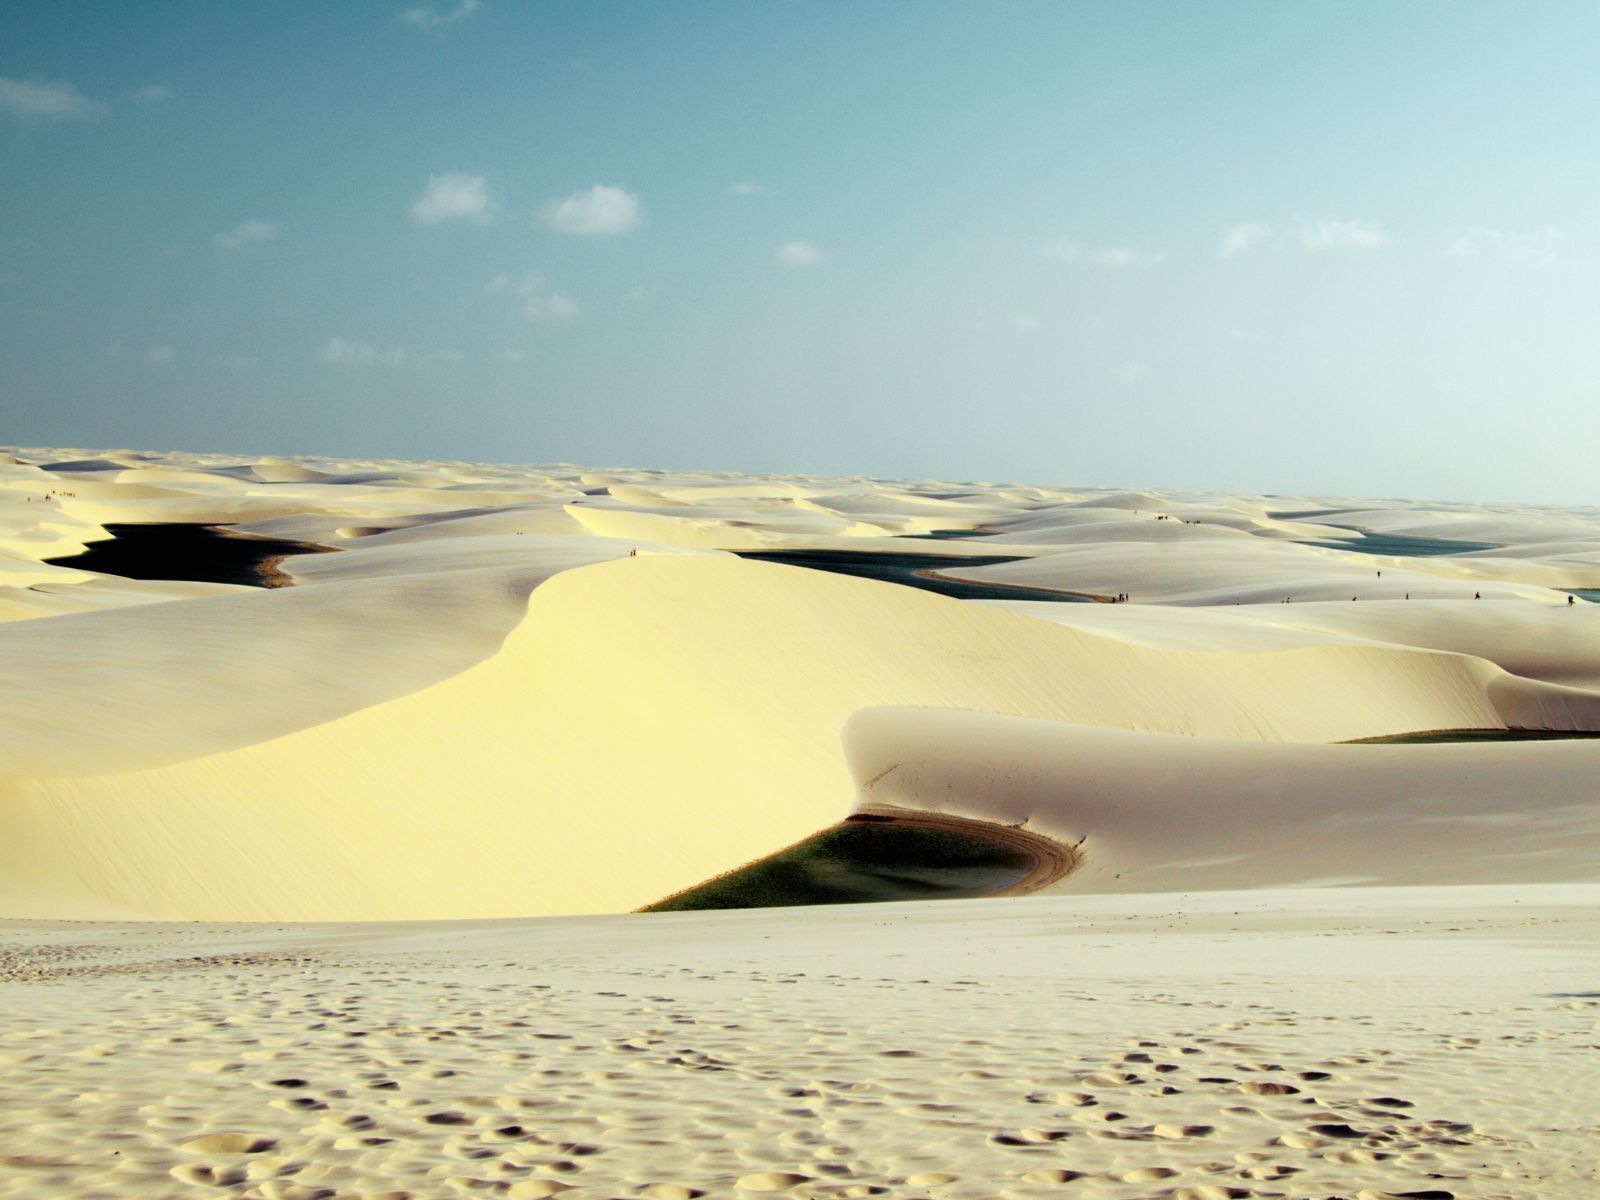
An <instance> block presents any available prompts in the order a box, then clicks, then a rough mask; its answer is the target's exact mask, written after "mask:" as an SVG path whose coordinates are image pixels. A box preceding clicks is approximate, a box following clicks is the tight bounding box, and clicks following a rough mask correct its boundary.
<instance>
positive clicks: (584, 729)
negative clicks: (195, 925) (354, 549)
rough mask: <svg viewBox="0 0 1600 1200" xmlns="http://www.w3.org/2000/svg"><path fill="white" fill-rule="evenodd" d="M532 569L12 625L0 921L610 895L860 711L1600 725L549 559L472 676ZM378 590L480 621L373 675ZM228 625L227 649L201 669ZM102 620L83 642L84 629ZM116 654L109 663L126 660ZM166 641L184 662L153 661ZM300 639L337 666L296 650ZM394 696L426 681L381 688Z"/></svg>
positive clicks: (892, 605) (1531, 689) (1382, 724)
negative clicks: (14, 669) (401, 673)
mask: <svg viewBox="0 0 1600 1200" xmlns="http://www.w3.org/2000/svg"><path fill="white" fill-rule="evenodd" d="M528 586H531V585H530V584H529V582H528V580H527V579H526V578H518V577H516V576H515V575H514V574H512V573H508V572H506V571H504V570H501V571H460V572H446V573H441V574H438V575H436V576H432V577H429V578H426V579H416V578H413V577H403V578H402V579H400V580H388V579H370V580H368V579H363V580H356V581H352V582H348V583H341V584H325V585H321V586H318V587H314V588H304V589H290V590H287V591H282V592H261V593H255V594H252V595H250V596H241V597H234V596H223V597H216V598H212V599H207V600H196V601H182V602H179V603H180V604H182V605H183V606H185V607H186V608H187V609H188V610H189V611H190V612H191V613H193V614H195V617H196V618H199V617H201V616H204V617H205V618H206V619H207V620H209V621H210V622H211V625H210V629H211V630H212V632H211V633H210V634H209V635H206V634H204V628H205V626H204V624H203V623H202V622H199V621H198V620H197V619H175V618H177V617H178V614H177V613H176V612H175V611H173V610H174V609H175V608H176V605H161V606H142V607H139V608H133V609H124V610H119V611H117V612H113V613H102V614H90V615H85V616H81V617H62V618H57V619H55V620H53V621H48V622H34V623H30V624H31V625H32V626H33V631H34V632H36V633H41V634H46V635H48V636H47V637H45V638H44V639H42V640H43V642H45V643H48V644H47V645H44V646H43V648H39V647H40V646H41V639H40V638H39V637H37V636H36V637H35V638H34V639H33V641H32V642H31V643H27V644H28V645H32V646H34V647H35V649H34V650H33V651H32V653H33V655H34V659H33V661H32V662H31V663H30V665H29V669H28V670H27V671H26V673H25V675H24V677H25V678H27V679H29V680H31V681H34V683H33V685H32V686H31V687H29V688H27V689H26V690H25V691H24V692H22V693H20V694H15V695H13V696H10V697H6V702H7V707H8V709H9V710H11V711H18V709H19V708H20V710H21V711H22V712H23V713H24V715H25V719H21V718H18V719H14V720H13V721H12V722H11V723H10V726H9V728H8V729H7V730H6V731H5V732H6V734H7V735H8V737H9V741H5V740H0V762H5V763H6V764H7V770H8V772H9V773H10V777H9V778H8V779H6V780H5V781H4V783H3V784H0V912H7V913H13V914H29V915H57V916H65V915H85V914H90V913H102V914H104V913H112V912H138V913H146V914H155V915H164V916H183V917H208V918H226V919H312V918H328V919H343V918H400V917H423V916H427V917H446V916H457V917H467V916H496V915H514V914H529V913H560V912H583V911H600V910H614V909H623V908H630V907H633V906H636V905H638V904H641V903H644V902H647V901H649V900H652V899H656V898H658V897H660V896H662V895H665V894H667V893H669V892H671V891H674V890H676V889H678V888H681V887H683V886H686V885H689V884H692V883H694V882H697V881H699V880H701V879H703V878H706V877H708V876H710V875H713V874H716V873H718V872H720V871H722V870H725V869H727V868H728V867H730V866H733V865H736V864H738V863H741V862H743V861H746V860H748V859H750V858H753V857H756V856H758V855H760V854H763V853H765V852H767V851H770V850H772V849H774V848H775V847H777V846H780V845H782V844H785V843H786V842H789V841H792V840H794V839H796V838H799V837H802V836H804V835H805V834H807V833H810V832H812V831H813V830H815V829H817V828H819V827H821V826H823V825H826V824H828V823H830V822H831V821H833V820H835V819H837V817H838V816H840V815H841V814H842V813H844V812H845V811H847V809H848V806H849V804H850V802H851V798H852V796H853V795H854V793H855V790H856V784H855V781H854V779H853V778H852V776H851V774H850V771H849V769H848V767H847V765H846V763H845V760H844V756H843V750H842V747H841V741H840V737H841V731H842V730H843V728H844V726H845V724H846V722H847V721H848V720H849V719H850V717H851V716H852V714H854V713H855V712H857V711H858V710H860V709H863V708H868V707H874V706H892V705H918V706H935V707H940V708H956V709H969V710H984V711H991V712H995V713H1001V714H1009V715H1014V716H1027V717H1036V718H1047V719H1049V720H1051V721H1054V722H1073V723H1078V724H1096V725H1102V726H1114V727H1119V728H1123V729H1129V730H1144V731H1161V732H1167V733H1174V734H1189V735H1201V736H1205V737H1211V738H1223V739H1240V740H1243V741H1247V742H1259V741H1261V740H1264V739H1265V740H1312V741H1326V740H1332V739H1339V738H1350V737H1358V736H1363V735H1369V734H1377V733H1384V732H1391V731H1396V730H1405V729H1420V728H1439V727H1461V726H1493V725H1500V724H1504V723H1523V724H1535V723H1537V724H1546V725H1551V726H1558V727H1600V697H1597V696H1595V695H1593V694H1590V693H1586V692H1581V691H1577V690H1574V689H1564V688H1560V687H1557V686H1554V685H1549V684H1542V683H1537V682H1533V681H1529V680H1522V679H1518V678H1516V677H1513V676H1509V675H1507V674H1505V673H1504V672H1503V671H1501V670H1500V669H1499V668H1497V667H1495V666H1493V665H1491V664H1489V663H1487V662H1485V661H1483V660H1481V659H1475V658H1469V657H1464V656H1459V655H1451V654H1443V653H1432V652H1426V651H1415V650H1408V649H1402V648H1396V647H1388V646H1377V645H1353V646H1343V645H1329V646H1316V647H1307V648H1305V649H1299V650H1292V651H1285V652H1279V653H1227V652H1221V653H1202V652H1171V651H1162V650H1155V649H1150V648H1147V647H1141V646H1137V645H1130V644H1127V643H1125V642H1121V641H1117V640H1114V639H1110V638H1105V637H1100V636H1096V635H1094V634H1090V633H1085V632H1081V631H1077V630H1073V629H1069V628H1064V627H1059V626H1055V625H1051V624H1048V623H1045V622H1040V621H1037V620H1033V619H1031V618H1028V617H1023V616H1018V615H1014V614H1011V613H1006V612H1003V611H996V610H993V609H988V608H984V607H981V606H976V605H969V604H964V603H961V602H958V601H952V600H946V599H943V598H940V597H935V596H930V595H926V594H923V593H919V592H914V591H911V590H908V589H905V588H900V587H896V586H893V585H889V584H878V583H872V582H867V581H861V580H854V579H848V578H841V577H835V576H829V575H824V574H821V573H817V572H810V571H805V570H801V569H798V568H789V567H782V566H775V565H769V564H763V563H751V562H746V561H741V560H737V559H732V558H727V557H720V556H682V555H674V556H647V557H640V558H625V559H621V560H619V561H615V562H609V563H602V564H599V565H596V566H589V567H583V568H580V569H577V570H571V571H567V572H565V573H563V574H560V575H557V576H555V577H554V578H553V579H550V580H549V581H548V582H546V583H544V584H543V585H542V586H540V587H538V588H537V590H535V591H534V592H533V594H532V596H531V598H530V599H529V600H528V602H527V608H526V617H525V618H524V619H523V620H522V621H521V623H520V624H518V625H517V626H516V628H515V629H514V630H512V631H511V633H510V634H509V636H507V637H506V639H505V642H504V645H503V646H502V647H501V648H500V650H499V652H498V653H492V654H490V656H489V657H487V658H482V659H481V661H476V663H475V665H468V664H470V663H472V662H473V660H474V657H475V656H477V655H481V654H482V653H483V652H484V648H485V647H486V646H489V645H492V643H493V642H494V640H495V639H497V638H498V637H499V636H500V633H501V632H503V622H504V621H505V617H506V615H507V613H508V607H507V606H508V605H513V604H515V603H517V600H516V597H517V595H518V591H519V589H520V590H521V594H526V588H527V587H528ZM385 587H387V588H388V589H389V590H388V591H386V592H381V594H382V595H383V596H384V597H386V599H385V600H383V601H382V602H381V603H382V604H385V605H390V606H398V608H397V612H396V615H395V616H394V617H393V618H392V621H393V623H394V631H395V632H396V633H397V634H405V635H406V636H409V637H410V638H411V639H412V640H411V642H410V647H411V649H409V650H407V651H405V652H404V653H407V654H414V653H416V652H417V650H418V649H419V648H420V647H422V646H423V645H424V644H427V645H432V644H434V641H430V635H429V634H428V633H427V632H426V629H425V626H426V622H427V617H428V613H429V612H430V610H431V611H433V612H435V613H438V614H440V615H444V614H448V616H449V618H450V621H451V622H452V623H459V622H463V621H466V622H468V623H469V624H471V625H472V626H473V628H474V630H475V632H473V633H472V634H471V635H470V636H467V635H462V636H461V637H459V638H458V639H457V640H456V641H455V643H454V644H453V645H449V644H447V645H445V647H444V648H443V649H441V650H439V651H437V654H436V657H435V658H434V659H433V660H431V661H430V662H429V663H428V664H426V666H425V667H423V668H418V669H417V670H414V671H413V673H412V674H411V675H410V676H409V677H407V678H405V679H402V678H399V677H397V676H396V675H395V673H394V672H395V670H396V663H397V662H400V661H405V660H404V659H400V658H398V657H397V655H385V654H384V653H383V649H384V648H385V647H384V642H385V637H386V634H385V633H384V632H383V631H381V630H373V631H370V632H369V633H368V635H367V638H366V640H365V641H364V642H363V643H362V646H363V647H364V648H363V649H351V648H349V647H350V646H351V644H352V643H351V640H350V639H351V634H352V631H353V630H357V629H361V628H365V627H364V626H362V625H361V624H360V623H361V622H362V621H367V622H369V623H370V621H371V619H372V616H373V614H382V613H383V611H384V610H383V608H381V607H374V606H373V605H374V602H375V601H377V600H378V596H379V594H380V592H370V593H363V591H362V590H361V589H380V590H381V589H382V588H385ZM336 601H338V602H339V604H338V605H336V604H335V602H336ZM278 605H290V606H295V605H297V606H299V607H298V608H296V609H294V610H293V611H292V615H283V616H281V618H280V619H279V620H278V621H277V622H274V618H273V614H274V613H279V614H287V613H289V612H290V610H289V609H279V608H277V607H276V606H278ZM324 605H327V606H329V607H328V608H327V609H326V611H325V613H324V615H320V616H319V611H321V610H322V606H324ZM340 605H342V607H340ZM157 609H165V610H167V611H165V612H158V611H157ZM334 613H338V614H342V615H337V616H334V615H327V614H334ZM97 622H98V626H96V623H97ZM246 622H250V623H251V627H252V629H253V630H255V631H256V632H254V633H253V635H252V637H251V638H250V639H248V641H246V642H244V643H242V644H238V645H234V646H233V647H232V650H231V654H232V657H231V658H227V659H226V661H224V662H221V663H217V664H216V665H215V668H214V669H211V668H209V667H208V665H207V664H208V662H209V661H210V658H211V656H212V655H213V654H215V653H223V654H224V656H225V658H226V655H227V654H228V653H230V651H229V650H228V649H227V648H228V647H229V646H230V642H229V640H228V633H229V630H234V631H237V630H238V629H239V628H240V627H241V626H242V625H243V624H244V623H246ZM444 628H446V627H445V626H440V630H443V629H444ZM18 629H19V627H16V626H13V627H11V628H9V629H8V628H0V652H6V651H7V650H8V649H14V650H15V651H16V652H18V653H21V652H23V649H24V643H22V642H21V641H14V642H12V643H10V644H9V646H8V645H7V643H6V642H5V639H6V638H7V637H8V636H9V635H12V634H15V633H17V631H18ZM97 629H98V635H99V636H100V637H101V641H100V643H99V644H100V645H102V646H104V647H105V648H106V657H104V658H102V659H100V660H99V661H95V660H94V658H93V656H92V653H91V651H92V643H88V644H86V643H85V641H84V637H85V636H86V631H87V633H88V634H95V633H96V632H97ZM262 629H266V630H271V629H277V630H278V633H277V635H276V636H275V637H263V636H261V635H260V632H259V631H260V630H262ZM295 631H299V632H298V633H297V632H295ZM407 631H409V633H407ZM431 636H432V637H433V638H434V639H436V640H437V639H438V631H436V632H435V633H434V634H433V635H431ZM297 638H310V639H311V641H310V642H306V641H302V640H297ZM444 641H446V642H447V643H448V641H449V639H444ZM113 647H119V648H121V649H116V650H114V649H113ZM127 650H134V651H136V653H135V654H134V655H133V656H132V657H130V658H129V659H128V660H127V661H126V662H122V661H119V660H118V657H117V655H118V654H119V653H125V652H126V651H127ZM185 653H187V654H188V655H189V663H190V665H189V666H188V667H187V668H185V669H175V667H174V666H173V664H172V662H171V660H172V658H173V657H174V656H179V657H181V656H182V655H183V654H185ZM327 654H333V655H335V656H336V661H337V664H338V665H337V666H335V665H332V664H329V663H324V662H322V661H320V657H319V656H322V655H327ZM52 655H53V658H52ZM341 655H342V656H343V657H342V658H338V657H337V656H341ZM286 656H291V657H287V658H286ZM294 656H297V657H294ZM158 662H159V663H162V664H163V667H162V670H161V671H159V672H153V671H151V670H150V667H151V666H152V665H153V664H155V663H158ZM407 669H408V670H409V669H410V668H407ZM451 670H455V671H457V672H458V673H455V674H452V675H450V677H449V678H443V679H440V680H439V681H438V682H432V681H431V680H429V679H427V678H426V677H427V676H428V675H429V674H430V673H431V674H432V675H433V678H435V679H437V678H438V677H439V673H440V672H449V671H451ZM365 677H376V678H377V679H378V680H379V681H380V682H379V685H377V687H376V694H374V695H373V698H372V699H370V700H368V701H366V703H368V704H369V705H370V706H369V707H361V708H357V709H356V710H355V711H349V708H350V706H351V705H352V704H354V703H359V702H360V696H359V695H357V694H356V693H357V692H358V691H359V688H358V687H357V688H356V690H355V691H351V690H350V688H351V687H355V685H353V684H352V685H347V687H346V692H345V694H344V696H343V697H342V698H341V699H340V701H339V703H338V704H335V705H334V708H335V709H337V708H338V707H339V706H340V705H341V704H342V705H343V706H344V708H345V713H344V715H337V713H335V714H332V715H330V714H328V712H327V705H326V704H324V705H323V708H322V711H321V713H320V714H317V715H315V719H316V720H317V721H319V722H320V723H310V722H309V721H306V723H305V724H304V725H303V726H302V727H298V728H291V729H285V728H284V725H285V723H292V722H293V721H294V720H295V719H296V714H297V713H299V714H301V719H302V720H304V718H305V715H306V714H309V713H310V712H311V709H312V708H313V700H314V699H315V697H316V695H318V694H319V692H320V690H322V689H325V688H326V687H328V686H329V684H330V681H337V680H359V679H361V678H365ZM406 686H420V690H412V691H410V692H409V693H408V694H400V695H397V694H396V692H395V689H396V688H403V687H406ZM18 720H21V724H20V726H19V725H18ZM89 721H93V726H92V732H93V737H92V738H86V735H87V734H88V733H89V732H90V726H89V725H88V722H89ZM146 738H151V739H155V744H154V746H152V745H151V744H147V742H146V740H145V739H146ZM252 739H254V740H252ZM86 744H87V745H88V746H91V747H94V753H93V754H90V755H87V756H86V755H85V753H84V749H85V745H86ZM1149 769H1150V770H1152V771H1158V772H1159V771H1165V770H1166V768H1165V767H1163V766H1162V765H1161V764H1160V763H1159V762H1156V763H1151V764H1149ZM1207 819H1208V818H1207Z"/></svg>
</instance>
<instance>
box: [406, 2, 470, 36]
mask: <svg viewBox="0 0 1600 1200" xmlns="http://www.w3.org/2000/svg"><path fill="white" fill-rule="evenodd" d="M482 7H483V0H459V3H457V4H456V6H455V7H454V8H445V9H441V8H439V7H438V6H437V5H433V4H418V5H416V6H415V7H413V8H408V9H406V10H405V11H404V12H402V13H401V14H400V19H401V20H402V21H404V22H405V23H406V24H407V25H415V26H416V27H417V28H418V29H421V30H424V31H427V32H431V31H433V30H435V29H443V28H445V27H446V26H448V25H456V24H459V23H460V22H462V21H465V20H466V19H467V18H468V17H470V16H471V15H472V14H473V13H475V12H477V11H478V10H479V9H480V8H482Z"/></svg>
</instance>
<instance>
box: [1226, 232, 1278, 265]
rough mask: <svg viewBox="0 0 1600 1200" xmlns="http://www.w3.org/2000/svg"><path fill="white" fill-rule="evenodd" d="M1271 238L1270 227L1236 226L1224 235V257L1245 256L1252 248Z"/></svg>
mask: <svg viewBox="0 0 1600 1200" xmlns="http://www.w3.org/2000/svg"><path fill="white" fill-rule="evenodd" d="M1271 236H1272V226H1270V225H1255V224H1248V223H1247V224H1244V225H1235V226H1234V227H1233V228H1232V229H1230V230H1228V232H1227V233H1225V234H1223V235H1222V257H1223V258H1232V257H1233V256H1234V255H1235V254H1243V253H1244V252H1245V251H1246V250H1248V249H1250V247H1251V246H1255V245H1259V244H1260V243H1262V242H1264V241H1266V240H1267V239H1268V238H1270V237H1271Z"/></svg>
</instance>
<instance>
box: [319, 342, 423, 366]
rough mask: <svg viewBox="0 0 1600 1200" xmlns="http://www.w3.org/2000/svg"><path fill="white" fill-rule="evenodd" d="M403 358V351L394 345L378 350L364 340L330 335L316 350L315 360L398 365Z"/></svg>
mask: <svg viewBox="0 0 1600 1200" xmlns="http://www.w3.org/2000/svg"><path fill="white" fill-rule="evenodd" d="M404 360H405V351H404V350H402V349H400V347H398V346H395V347H392V348H390V349H388V350H379V349H377V348H376V347H373V346H369V345H367V344H366V343H365V342H355V341H346V340H345V339H344V338H342V337H331V338H329V339H328V340H327V341H326V342H324V343H323V346H322V349H320V350H318V351H317V361H318V362H325V363H333V364H335V365H337V366H343V367H370V366H384V367H394V366H399V365H400V363H401V362H403V361H404Z"/></svg>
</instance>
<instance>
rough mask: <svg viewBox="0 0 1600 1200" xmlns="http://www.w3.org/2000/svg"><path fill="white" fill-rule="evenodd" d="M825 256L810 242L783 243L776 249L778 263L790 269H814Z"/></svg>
mask: <svg viewBox="0 0 1600 1200" xmlns="http://www.w3.org/2000/svg"><path fill="white" fill-rule="evenodd" d="M824 257H825V255H824V254H823V253H822V251H821V250H819V249H818V248H817V247H816V246H813V245H812V244H811V243H810V242H785V243H784V244H783V245H781V246H779V247H778V261H779V262H781V263H783V264H784V265H785V266H790V267H814V266H816V265H817V264H818V263H820V262H822V261H823V259H824Z"/></svg>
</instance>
